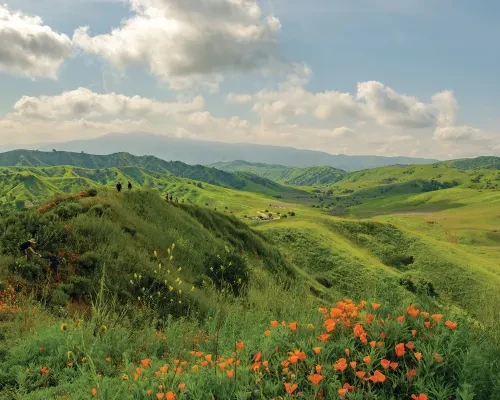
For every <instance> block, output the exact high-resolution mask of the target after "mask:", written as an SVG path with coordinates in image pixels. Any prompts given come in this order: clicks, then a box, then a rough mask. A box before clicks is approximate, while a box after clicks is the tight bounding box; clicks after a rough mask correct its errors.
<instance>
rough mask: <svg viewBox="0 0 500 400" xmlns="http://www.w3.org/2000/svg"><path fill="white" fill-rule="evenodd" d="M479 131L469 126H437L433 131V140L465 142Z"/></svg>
mask: <svg viewBox="0 0 500 400" xmlns="http://www.w3.org/2000/svg"><path fill="white" fill-rule="evenodd" d="M480 132H481V131H480V130H479V129H476V128H472V127H471V126H467V125H464V126H438V127H437V128H436V130H435V131H434V138H435V139H438V140H467V139H472V138H473V137H474V136H475V135H477V134H479V133H480Z"/></svg>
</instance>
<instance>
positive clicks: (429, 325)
mask: <svg viewBox="0 0 500 400" xmlns="http://www.w3.org/2000/svg"><path fill="white" fill-rule="evenodd" d="M424 326H425V327H426V328H427V329H430V327H431V323H430V322H429V321H425V322H424Z"/></svg>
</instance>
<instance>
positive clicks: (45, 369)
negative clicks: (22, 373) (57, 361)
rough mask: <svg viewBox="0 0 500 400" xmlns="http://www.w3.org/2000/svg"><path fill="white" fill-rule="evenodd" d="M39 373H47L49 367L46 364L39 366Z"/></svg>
mask: <svg viewBox="0 0 500 400" xmlns="http://www.w3.org/2000/svg"><path fill="white" fill-rule="evenodd" d="M40 373H41V374H44V375H48V374H49V369H48V368H47V367H46V366H43V367H42V368H40Z"/></svg>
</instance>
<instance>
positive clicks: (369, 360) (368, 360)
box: [363, 356, 372, 364]
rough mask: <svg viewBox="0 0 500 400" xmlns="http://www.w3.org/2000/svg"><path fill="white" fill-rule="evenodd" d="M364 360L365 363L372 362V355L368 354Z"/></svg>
mask: <svg viewBox="0 0 500 400" xmlns="http://www.w3.org/2000/svg"><path fill="white" fill-rule="evenodd" d="M363 362H364V363H365V364H371V362H372V359H371V357H370V356H366V357H363Z"/></svg>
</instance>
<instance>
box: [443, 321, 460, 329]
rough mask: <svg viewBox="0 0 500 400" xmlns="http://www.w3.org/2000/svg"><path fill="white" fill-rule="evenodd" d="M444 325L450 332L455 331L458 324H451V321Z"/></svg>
mask: <svg viewBox="0 0 500 400" xmlns="http://www.w3.org/2000/svg"><path fill="white" fill-rule="evenodd" d="M444 325H445V326H446V327H447V328H448V329H449V330H450V331H452V330H453V329H455V328H456V327H457V323H456V322H451V321H446V322H445V323H444Z"/></svg>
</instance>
